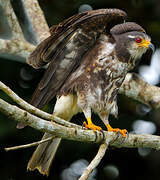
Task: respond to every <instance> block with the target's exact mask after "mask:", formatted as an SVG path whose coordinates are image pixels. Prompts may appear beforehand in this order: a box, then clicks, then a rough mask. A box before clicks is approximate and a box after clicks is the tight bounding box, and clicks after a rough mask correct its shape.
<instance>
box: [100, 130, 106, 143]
mask: <svg viewBox="0 0 160 180" xmlns="http://www.w3.org/2000/svg"><path fill="white" fill-rule="evenodd" d="M100 132H101V133H102V136H103V138H102V141H104V140H105V134H104V132H103V130H101V131H100Z"/></svg>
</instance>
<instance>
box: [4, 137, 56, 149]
mask: <svg viewBox="0 0 160 180" xmlns="http://www.w3.org/2000/svg"><path fill="white" fill-rule="evenodd" d="M53 138H55V136H52V137H49V138H47V139H43V140H41V141H37V142H34V143H30V144H25V145H20V146H14V147H8V148H4V149H5V151H14V150H18V149H24V148H30V147H33V146H38V145H39V144H42V143H44V142H47V141H50V140H51V139H53Z"/></svg>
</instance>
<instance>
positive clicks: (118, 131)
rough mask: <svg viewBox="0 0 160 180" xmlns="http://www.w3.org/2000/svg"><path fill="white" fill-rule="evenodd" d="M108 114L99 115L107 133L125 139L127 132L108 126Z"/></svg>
mask: <svg viewBox="0 0 160 180" xmlns="http://www.w3.org/2000/svg"><path fill="white" fill-rule="evenodd" d="M108 114H109V113H106V112H103V113H101V114H100V117H101V119H102V121H103V123H104V124H105V126H106V127H107V130H108V131H111V132H116V133H117V134H119V133H120V134H121V135H122V137H124V138H125V137H127V130H126V129H119V128H112V127H111V126H110V124H109V121H108Z"/></svg>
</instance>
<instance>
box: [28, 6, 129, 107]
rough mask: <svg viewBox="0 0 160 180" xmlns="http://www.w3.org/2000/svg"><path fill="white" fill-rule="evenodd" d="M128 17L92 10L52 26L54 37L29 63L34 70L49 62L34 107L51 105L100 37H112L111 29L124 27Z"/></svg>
mask: <svg viewBox="0 0 160 180" xmlns="http://www.w3.org/2000/svg"><path fill="white" fill-rule="evenodd" d="M126 16H127V15H126V13H125V12H124V11H121V10H119V9H100V10H92V11H87V12H83V13H80V14H77V15H74V16H72V17H70V18H68V19H66V20H64V21H63V22H62V23H60V24H58V25H57V26H53V27H52V28H51V29H50V32H51V36H50V37H48V38H47V39H46V40H44V41H43V42H42V43H40V44H39V45H38V46H37V48H36V49H35V50H34V51H33V53H31V55H30V56H29V58H28V60H27V62H28V63H29V64H30V65H32V66H33V67H34V68H40V67H42V66H43V65H45V64H47V63H48V62H50V64H49V66H48V68H47V70H46V72H45V74H44V76H43V78H42V80H41V81H40V83H39V85H38V87H37V88H36V90H35V92H34V94H33V97H32V100H31V104H32V105H34V106H36V107H38V108H42V107H43V106H44V105H45V104H46V103H48V102H49V101H50V100H51V99H52V98H53V97H54V96H55V95H56V93H57V92H58V91H59V90H60V88H61V87H62V85H63V84H64V83H65V81H66V80H67V79H68V78H69V76H70V75H71V74H72V72H74V70H75V69H77V68H78V67H79V66H80V65H81V62H82V60H83V57H84V55H85V54H86V53H87V51H88V50H89V49H91V48H92V47H93V46H94V45H95V43H96V39H97V38H98V37H99V35H100V34H102V33H104V32H105V33H109V32H110V28H112V27H113V26H114V25H115V24H119V23H122V22H123V21H124V19H125V18H126Z"/></svg>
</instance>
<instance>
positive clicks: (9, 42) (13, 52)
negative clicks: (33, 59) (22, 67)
mask: <svg viewBox="0 0 160 180" xmlns="http://www.w3.org/2000/svg"><path fill="white" fill-rule="evenodd" d="M22 1H23V5H24V8H25V11H26V13H27V16H28V18H29V22H30V26H31V27H32V30H33V31H34V35H35V37H36V39H37V42H40V41H42V40H44V39H45V38H47V37H48V36H49V35H50V33H49V27H48V25H47V23H46V21H45V18H44V15H43V12H42V11H41V9H40V7H39V4H38V1H37V0H34V1H32V0H22ZM0 5H1V6H2V9H3V11H4V14H5V16H6V18H7V21H8V24H9V27H10V29H11V31H12V38H11V39H0V53H1V56H5V57H6V54H7V55H9V58H10V59H14V60H16V61H20V62H24V63H26V58H27V57H28V56H29V54H30V53H31V52H33V50H34V49H35V46H34V45H32V44H30V43H29V42H27V41H26V40H25V38H24V35H23V32H22V29H21V27H20V25H19V23H18V20H17V17H16V15H15V13H14V10H13V7H12V5H11V3H10V0H1V1H0ZM17 56H18V57H20V58H21V59H19V58H17Z"/></svg>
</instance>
